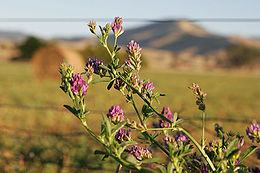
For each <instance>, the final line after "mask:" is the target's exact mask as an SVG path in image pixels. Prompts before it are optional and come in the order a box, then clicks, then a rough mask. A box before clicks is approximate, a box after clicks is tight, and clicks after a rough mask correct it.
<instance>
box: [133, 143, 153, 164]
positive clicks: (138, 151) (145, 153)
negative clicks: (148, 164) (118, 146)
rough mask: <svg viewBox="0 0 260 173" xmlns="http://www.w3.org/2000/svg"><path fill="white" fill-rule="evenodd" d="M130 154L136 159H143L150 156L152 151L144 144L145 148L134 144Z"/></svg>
mask: <svg viewBox="0 0 260 173" xmlns="http://www.w3.org/2000/svg"><path fill="white" fill-rule="evenodd" d="M130 154H132V155H133V156H135V157H136V159H138V160H143V159H148V158H152V152H151V150H150V149H148V148H147V147H146V146H145V148H143V147H141V146H138V145H134V146H133V147H132V148H131V149H130Z"/></svg>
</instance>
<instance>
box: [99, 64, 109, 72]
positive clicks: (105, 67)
mask: <svg viewBox="0 0 260 173" xmlns="http://www.w3.org/2000/svg"><path fill="white" fill-rule="evenodd" d="M99 67H101V68H103V69H106V70H107V71H110V68H108V67H107V66H105V65H99Z"/></svg>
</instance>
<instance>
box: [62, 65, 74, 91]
mask: <svg viewBox="0 0 260 173" xmlns="http://www.w3.org/2000/svg"><path fill="white" fill-rule="evenodd" d="M73 71H74V68H73V67H72V66H71V65H66V64H65V63H63V64H61V66H60V68H59V72H60V74H61V88H62V89H63V90H64V91H65V92H67V91H68V89H69V86H68V85H69V81H70V79H71V77H72V74H73Z"/></svg>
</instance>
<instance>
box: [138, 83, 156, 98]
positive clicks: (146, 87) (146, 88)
mask: <svg viewBox="0 0 260 173" xmlns="http://www.w3.org/2000/svg"><path fill="white" fill-rule="evenodd" d="M141 84H142V88H141V93H142V94H143V96H144V97H146V96H147V95H148V97H149V98H151V96H152V93H153V90H154V88H155V87H154V86H153V82H145V80H142V81H141Z"/></svg>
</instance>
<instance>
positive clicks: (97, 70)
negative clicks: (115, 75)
mask: <svg viewBox="0 0 260 173" xmlns="http://www.w3.org/2000/svg"><path fill="white" fill-rule="evenodd" d="M100 65H103V61H102V60H99V61H98V60H97V57H95V58H90V57H89V58H88V62H87V64H86V66H87V68H90V67H92V68H93V69H94V73H96V74H100V72H101V71H102V70H104V69H102V68H101V67H100ZM104 71H105V70H104Z"/></svg>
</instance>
